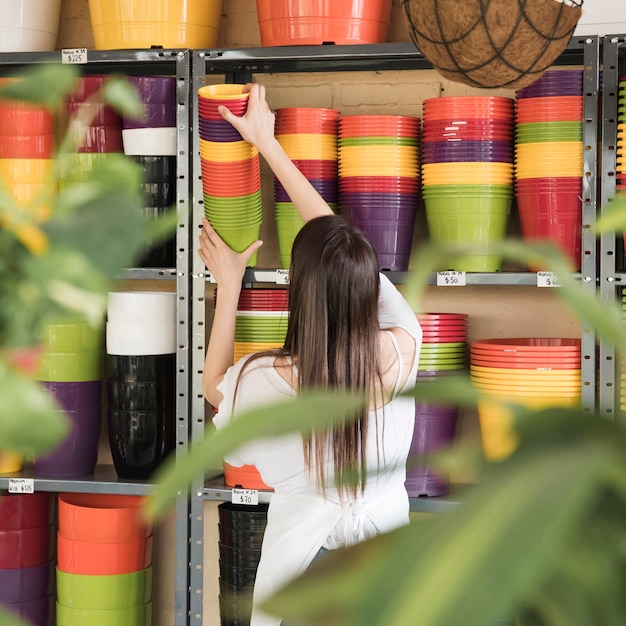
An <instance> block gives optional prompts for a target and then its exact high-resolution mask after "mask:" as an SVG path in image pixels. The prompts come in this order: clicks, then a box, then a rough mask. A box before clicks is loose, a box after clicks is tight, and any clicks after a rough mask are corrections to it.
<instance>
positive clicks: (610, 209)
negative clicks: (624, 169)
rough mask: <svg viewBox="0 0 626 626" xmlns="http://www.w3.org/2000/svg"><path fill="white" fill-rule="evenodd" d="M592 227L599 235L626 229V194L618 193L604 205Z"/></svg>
mask: <svg viewBox="0 0 626 626" xmlns="http://www.w3.org/2000/svg"><path fill="white" fill-rule="evenodd" d="M592 228H593V232H595V233H596V234H599V235H602V234H604V233H614V232H615V231H617V232H620V233H622V232H624V231H626V195H625V194H622V193H618V194H617V195H616V196H615V198H613V199H612V200H611V201H610V202H609V204H607V205H606V206H604V207H603V208H602V212H601V213H600V215H599V216H598V219H597V220H596V221H595V223H594V224H593V226H592Z"/></svg>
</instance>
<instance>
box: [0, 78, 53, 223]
mask: <svg viewBox="0 0 626 626" xmlns="http://www.w3.org/2000/svg"><path fill="white" fill-rule="evenodd" d="M9 80H14V79H0V85H5V84H6V83H7V82H8V81H9ZM54 151H55V128H54V120H53V117H52V114H51V112H50V111H49V110H47V109H46V108H44V107H42V106H38V105H33V104H29V103H26V102H22V101H18V100H10V99H4V98H3V99H0V185H2V187H3V188H4V189H5V190H6V191H7V192H8V193H9V194H10V195H11V197H12V199H13V201H14V202H15V204H16V205H17V206H18V207H23V208H24V210H27V211H31V212H33V213H34V215H35V217H36V218H37V219H46V218H47V217H48V216H49V213H50V210H51V202H52V199H53V197H54V194H55V193H56V191H57V184H56V180H55V177H54V165H55V162H54V160H53V159H54Z"/></svg>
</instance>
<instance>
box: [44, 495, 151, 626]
mask: <svg viewBox="0 0 626 626" xmlns="http://www.w3.org/2000/svg"><path fill="white" fill-rule="evenodd" d="M143 502H144V500H143V498H141V497H139V496H126V495H124V496H119V495H103V494H87V493H75V494H70V493H64V494H59V498H58V511H59V513H58V517H59V530H58V534H57V570H56V581H57V584H56V587H57V604H56V624H57V626H82V625H83V624H93V625H94V626H105V625H108V624H124V626H150V625H151V624H152V526H151V524H148V523H146V522H145V521H144V518H143V516H142V512H141V505H142V504H143Z"/></svg>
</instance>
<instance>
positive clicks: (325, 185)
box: [274, 107, 339, 268]
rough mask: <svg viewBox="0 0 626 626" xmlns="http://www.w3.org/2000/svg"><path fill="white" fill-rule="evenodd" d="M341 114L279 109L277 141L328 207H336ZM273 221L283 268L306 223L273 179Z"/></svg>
mask: <svg viewBox="0 0 626 626" xmlns="http://www.w3.org/2000/svg"><path fill="white" fill-rule="evenodd" d="M338 125H339V111H336V110H334V109H325V108H313V107H310V108H308V107H289V108H280V109H276V128H275V133H276V139H277V140H278V142H279V143H280V144H281V145H282V147H283V149H284V150H285V152H286V153H287V155H288V156H289V157H290V158H291V160H292V161H293V162H294V163H295V165H296V167H297V168H298V169H299V170H300V171H301V172H302V173H303V174H304V176H306V178H307V179H308V180H309V182H310V183H311V184H312V185H313V187H315V189H317V191H318V192H319V194H320V195H321V196H322V198H324V200H326V202H327V203H328V205H329V206H330V207H331V208H332V209H333V210H335V208H336V206H337V163H338V161H337V130H338ZM274 217H275V219H276V230H277V232H278V249H279V253H280V262H281V266H282V267H283V268H288V267H289V265H290V262H291V246H292V245H293V240H294V239H295V236H296V235H297V234H298V231H299V230H300V228H302V225H303V224H304V222H303V221H302V218H301V217H300V214H299V213H298V211H297V209H296V207H295V206H294V204H293V202H292V201H291V198H290V197H289V194H288V193H287V192H286V191H285V188H284V187H283V186H282V184H281V183H280V181H279V180H278V179H277V178H276V177H274Z"/></svg>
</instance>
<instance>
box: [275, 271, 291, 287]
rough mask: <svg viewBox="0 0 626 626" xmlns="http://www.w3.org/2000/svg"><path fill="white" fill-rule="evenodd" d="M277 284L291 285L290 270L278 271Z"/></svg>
mask: <svg viewBox="0 0 626 626" xmlns="http://www.w3.org/2000/svg"><path fill="white" fill-rule="evenodd" d="M276 284H277V285H288V284H289V270H283V269H280V270H276Z"/></svg>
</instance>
